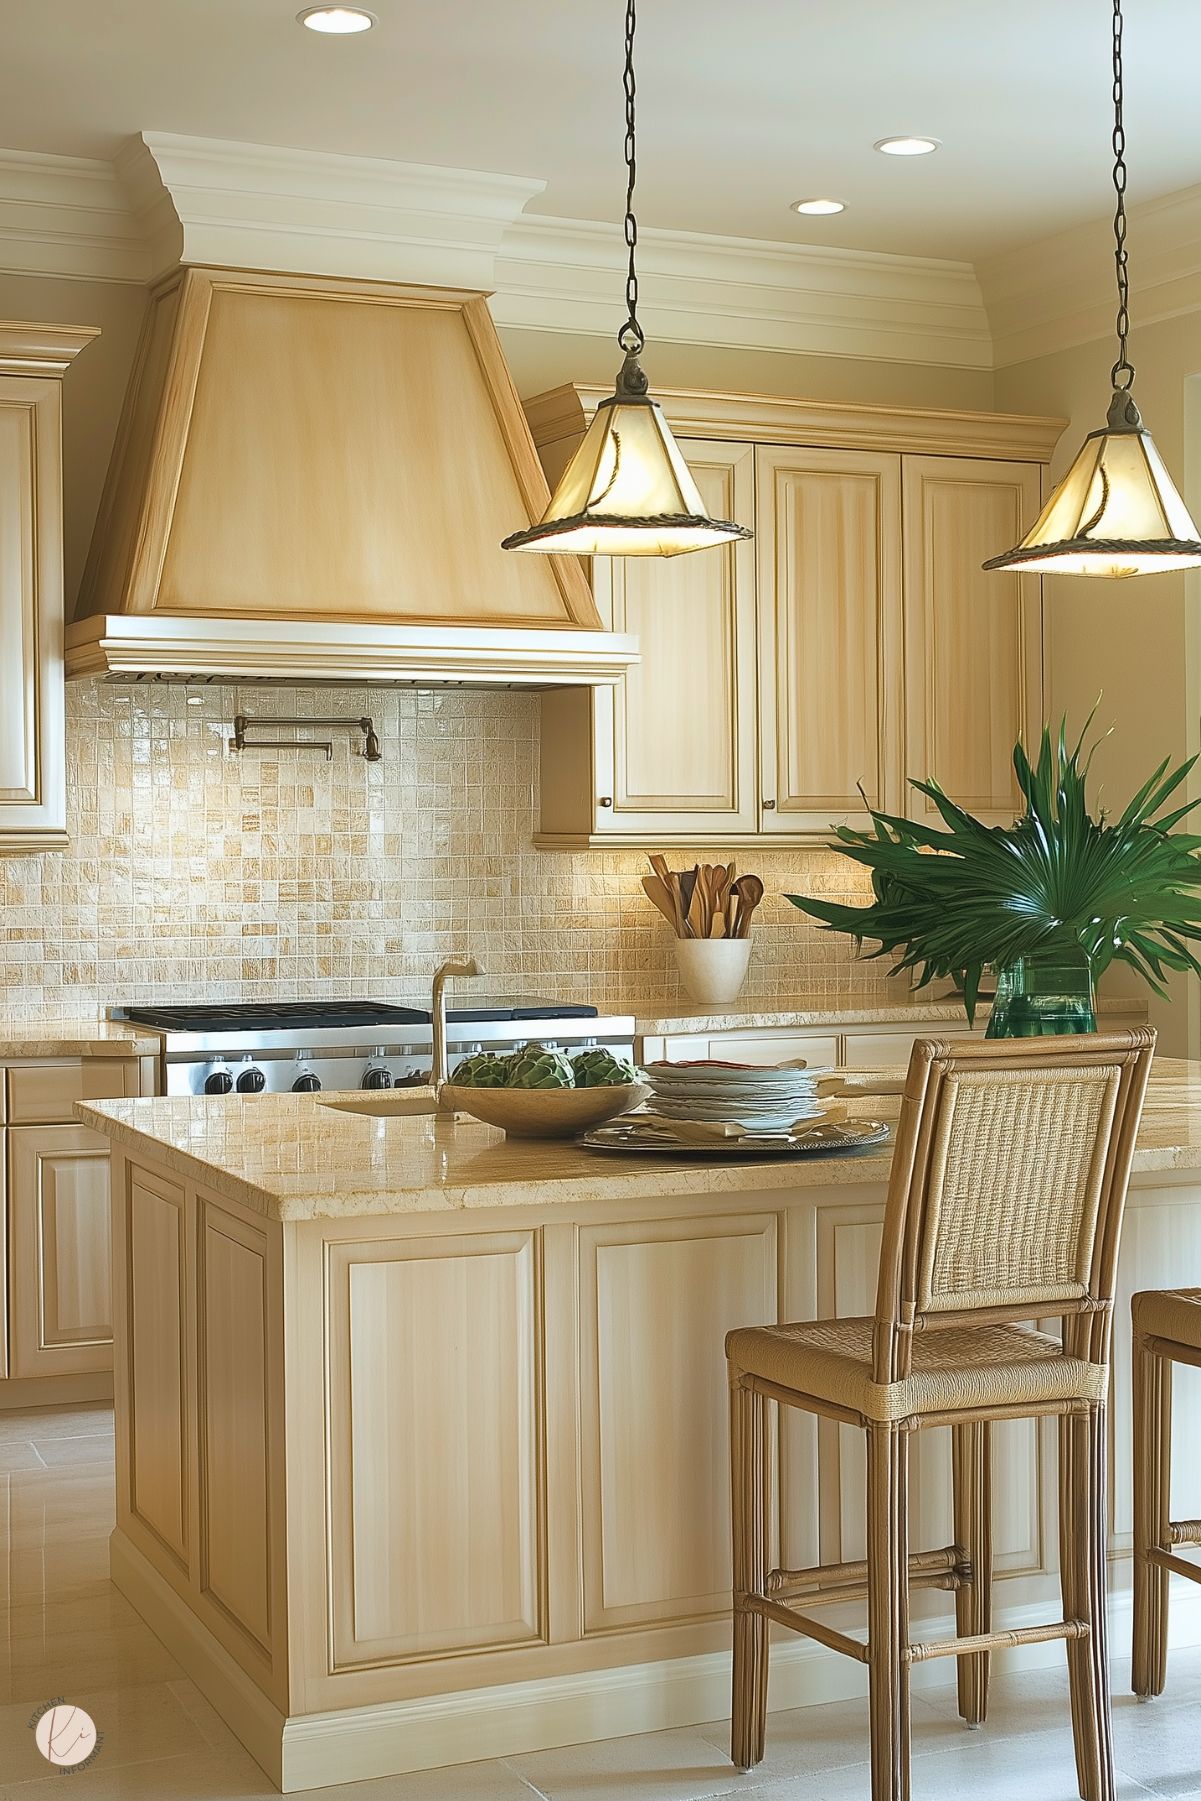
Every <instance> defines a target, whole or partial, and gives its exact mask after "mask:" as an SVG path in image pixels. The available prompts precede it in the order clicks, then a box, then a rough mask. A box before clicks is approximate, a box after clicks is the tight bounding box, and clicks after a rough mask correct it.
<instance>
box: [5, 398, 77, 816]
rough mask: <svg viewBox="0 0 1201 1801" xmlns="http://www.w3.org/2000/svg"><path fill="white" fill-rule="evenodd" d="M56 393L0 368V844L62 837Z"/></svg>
mask: <svg viewBox="0 0 1201 1801" xmlns="http://www.w3.org/2000/svg"><path fill="white" fill-rule="evenodd" d="M60 398H61V386H60V384H59V382H58V381H56V380H53V379H45V380H38V379H35V378H33V377H29V376H19V375H0V851H5V850H22V849H36V848H38V847H40V846H47V845H53V844H65V843H66V780H65V772H64V771H65V764H64V747H63V576H62V537H61V533H62V472H61V452H60Z"/></svg>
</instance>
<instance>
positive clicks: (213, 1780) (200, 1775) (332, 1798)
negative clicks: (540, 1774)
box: [0, 1748, 538, 1801]
mask: <svg viewBox="0 0 1201 1801" xmlns="http://www.w3.org/2000/svg"><path fill="white" fill-rule="evenodd" d="M55 1780H56V1778H55V1777H53V1776H51V1777H50V1778H49V1781H51V1782H53V1781H55ZM85 1782H86V1784H87V1786H86V1788H84V1787H83V1786H82V1785H83V1784H84V1783H85ZM59 1793H60V1791H58V1790H49V1789H48V1788H47V1786H46V1783H45V1782H22V1783H15V1784H10V1785H8V1786H6V1787H5V1786H0V1801H48V1798H49V1796H50V1795H51V1794H53V1795H55V1796H58V1795H59ZM68 1801H278V1791H277V1790H276V1789H275V1788H273V1787H272V1785H271V1783H270V1782H269V1781H268V1780H267V1778H266V1776H264V1775H263V1773H262V1771H261V1770H260V1769H259V1767H258V1765H257V1764H256V1763H255V1762H254V1760H253V1759H252V1758H251V1757H248V1756H247V1755H246V1754H245V1752H242V1753H238V1754H236V1755H232V1756H228V1757H222V1756H211V1757H210V1756H199V1757H197V1756H185V1757H170V1758H161V1759H160V1758H156V1759H155V1760H154V1761H153V1762H150V1763H142V1764H133V1765H126V1766H123V1767H122V1768H120V1769H113V1768H109V1769H106V1768H105V1767H104V1751H103V1748H102V1749H101V1752H100V1755H99V1757H98V1758H97V1759H96V1762H95V1763H94V1764H92V1765H90V1766H89V1767H88V1769H87V1770H86V1771H85V1772H84V1774H83V1776H82V1777H77V1778H74V1779H73V1780H72V1785H71V1790H70V1796H69V1797H68ZM313 1801H538V1797H537V1796H536V1795H535V1793H534V1791H533V1790H532V1789H530V1788H529V1787H527V1785H526V1784H525V1783H524V1782H522V1781H520V1779H519V1778H517V1777H516V1776H514V1775H513V1773H512V1772H511V1771H510V1770H506V1769H505V1768H504V1767H503V1766H502V1765H501V1764H498V1763H482V1764H460V1765H459V1766H457V1768H455V1769H453V1770H430V1771H429V1772H428V1773H423V1774H422V1775H420V1776H394V1777H389V1778H387V1779H385V1780H382V1781H379V1782H353V1783H339V1784H338V1785H337V1786H336V1787H335V1788H324V1789H319V1790H315V1791H314V1794H313Z"/></svg>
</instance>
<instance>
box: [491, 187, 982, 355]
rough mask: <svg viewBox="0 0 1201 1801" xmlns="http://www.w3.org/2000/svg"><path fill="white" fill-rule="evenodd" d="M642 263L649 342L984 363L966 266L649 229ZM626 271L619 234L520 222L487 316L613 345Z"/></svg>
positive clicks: (502, 258)
mask: <svg viewBox="0 0 1201 1801" xmlns="http://www.w3.org/2000/svg"><path fill="white" fill-rule="evenodd" d="M638 254H639V273H640V276H641V278H642V286H643V299H642V302H641V305H640V312H641V315H642V320H643V323H644V325H645V326H646V327H647V335H648V337H650V338H652V339H659V340H661V341H666V342H671V343H676V344H707V345H720V346H723V347H730V348H735V349H742V350H746V349H753V350H770V351H780V352H784V353H787V354H792V355H797V354H809V355H818V356H840V357H866V358H871V359H872V360H874V361H888V362H904V363H932V364H939V365H944V366H950V367H952V368H960V369H988V368H990V367H991V360H992V345H991V339H990V336H989V331H988V321H987V318H986V316H985V312H984V303H983V299H982V297H981V294H980V289H979V285H978V283H977V281H976V277H975V272H974V271H973V269H972V267H971V265H970V264H968V263H960V262H948V261H943V260H941V259H937V258H933V257H904V256H890V255H884V254H881V253H876V252H872V251H864V250H833V249H830V248H828V247H826V246H825V245H814V244H791V243H776V242H771V241H764V240H760V239H754V238H722V237H711V236H708V235H704V234H701V233H696V232H683V231H658V230H654V229H647V228H645V227H644V228H642V229H640V231H639V234H638ZM625 261H626V250H625V244H624V239H623V235H622V232H621V230H620V229H619V228H618V227H617V226H615V225H606V224H598V223H596V222H594V221H591V220H583V219H554V218H549V217H547V216H545V215H531V214H529V213H526V214H523V216H522V217H521V218H519V219H516V220H515V221H514V222H513V224H512V225H510V227H509V228H508V230H507V231H506V232H505V236H504V240H503V243H502V245H501V249H500V255H499V257H498V259H497V265H496V293H495V295H494V298H493V301H492V313H493V317H494V318H495V319H496V322H497V324H498V325H503V326H509V327H520V328H524V329H527V330H532V331H543V332H548V331H556V332H580V333H587V334H598V335H601V336H604V337H610V336H611V335H612V334H613V331H614V329H615V323H614V322H615V319H616V316H617V315H616V312H615V309H616V308H617V307H618V306H619V304H620V301H621V294H622V282H623V278H624V270H625Z"/></svg>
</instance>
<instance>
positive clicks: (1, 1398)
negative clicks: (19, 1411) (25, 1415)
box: [0, 1370, 113, 1413]
mask: <svg viewBox="0 0 1201 1801" xmlns="http://www.w3.org/2000/svg"><path fill="white" fill-rule="evenodd" d="M112 1398H113V1372H112V1371H111V1370H97V1371H95V1372H94V1373H93V1374H90V1375H86V1376H12V1377H10V1378H9V1379H8V1380H7V1381H0V1413H11V1412H13V1411H14V1409H16V1408H25V1407H78V1406H81V1405H82V1404H83V1403H85V1402H87V1401H111V1400H112Z"/></svg>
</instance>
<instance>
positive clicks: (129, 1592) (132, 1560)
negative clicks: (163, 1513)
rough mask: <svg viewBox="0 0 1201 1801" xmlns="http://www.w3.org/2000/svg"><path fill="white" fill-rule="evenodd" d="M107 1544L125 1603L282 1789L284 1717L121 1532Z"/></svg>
mask: <svg viewBox="0 0 1201 1801" xmlns="http://www.w3.org/2000/svg"><path fill="white" fill-rule="evenodd" d="M108 1543H109V1573H110V1575H111V1576H112V1579H113V1581H114V1583H115V1584H116V1586H117V1587H118V1588H119V1589H120V1590H121V1593H122V1594H123V1595H124V1596H125V1598H126V1600H127V1601H129V1602H130V1604H131V1605H132V1606H134V1607H136V1608H137V1610H138V1612H139V1613H140V1614H141V1616H142V1618H143V1619H144V1620H145V1621H146V1622H147V1624H148V1625H149V1626H150V1627H151V1629H152V1630H153V1631H154V1632H156V1633H157V1634H158V1636H159V1638H161V1639H162V1641H163V1643H164V1644H165V1645H166V1647H167V1649H168V1651H170V1653H171V1655H172V1656H173V1657H174V1658H175V1659H176V1660H177V1662H179V1663H180V1664H182V1666H183V1668H184V1669H185V1670H186V1671H187V1673H188V1675H189V1676H190V1677H191V1678H192V1681H193V1682H194V1683H195V1684H196V1686H197V1688H198V1689H199V1690H200V1692H201V1694H202V1695H204V1697H205V1698H206V1700H208V1701H211V1702H212V1704H213V1706H214V1707H215V1708H216V1710H217V1712H218V1713H219V1714H220V1715H221V1718H222V1719H223V1720H224V1721H225V1723H226V1725H227V1726H228V1727H229V1729H230V1731H231V1732H233V1733H236V1734H237V1736H238V1738H239V1739H241V1741H242V1743H243V1744H244V1745H245V1747H246V1749H247V1750H248V1751H249V1752H250V1755H251V1756H252V1757H253V1758H254V1760H255V1762H256V1763H257V1764H259V1765H261V1767H262V1768H263V1769H264V1770H265V1771H266V1773H267V1775H268V1776H269V1777H270V1778H271V1780H272V1782H274V1783H276V1784H278V1785H280V1786H282V1782H281V1777H282V1774H283V1764H282V1757H283V1741H284V1729H285V1727H286V1725H287V1721H286V1718H285V1716H284V1715H283V1714H282V1713H281V1712H280V1711H279V1709H278V1708H277V1707H273V1706H272V1704H271V1702H270V1701H269V1700H268V1699H267V1697H266V1695H264V1694H263V1692H262V1690H261V1689H258V1688H256V1687H255V1685H254V1683H253V1682H252V1681H251V1680H250V1677H249V1676H248V1675H247V1674H246V1672H245V1670H244V1669H242V1668H241V1666H240V1665H239V1664H236V1663H235V1662H234V1660H233V1658H232V1657H231V1656H230V1655H229V1652H228V1651H227V1650H226V1649H225V1647H224V1646H223V1645H220V1644H218V1643H217V1640H216V1639H215V1638H214V1637H213V1635H212V1633H211V1632H209V1631H208V1629H207V1628H206V1627H205V1625H204V1624H203V1622H202V1621H201V1620H198V1619H197V1618H196V1616H195V1614H194V1613H193V1612H192V1611H191V1609H190V1608H189V1607H188V1605H187V1603H186V1602H185V1601H183V1600H182V1599H181V1598H180V1596H179V1595H177V1594H176V1592H175V1590H174V1589H173V1588H172V1586H171V1584H170V1583H169V1582H167V1581H165V1580H164V1578H163V1577H162V1576H160V1574H159V1572H158V1571H157V1570H156V1569H155V1568H154V1566H153V1564H151V1563H149V1562H148V1561H147V1559H146V1558H145V1557H143V1555H142V1553H141V1552H140V1551H139V1550H138V1549H137V1548H136V1546H134V1545H132V1544H130V1542H129V1540H128V1539H127V1538H126V1537H125V1535H124V1534H123V1533H122V1531H121V1529H120V1527H118V1528H117V1530H116V1531H115V1532H114V1533H113V1534H112V1536H111V1537H110V1539H109V1541H108ZM324 1780H325V1781H326V1782H331V1781H333V1780H334V1778H333V1777H327V1778H325V1779H324ZM306 1786H309V1787H313V1786H316V1785H314V1784H308V1785H306Z"/></svg>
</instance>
